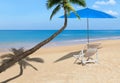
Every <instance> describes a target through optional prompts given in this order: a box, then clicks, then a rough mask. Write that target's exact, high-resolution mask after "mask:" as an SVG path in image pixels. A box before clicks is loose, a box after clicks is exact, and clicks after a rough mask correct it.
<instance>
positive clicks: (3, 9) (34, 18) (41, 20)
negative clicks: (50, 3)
mask: <svg viewBox="0 0 120 83" xmlns="http://www.w3.org/2000/svg"><path fill="white" fill-rule="evenodd" d="M46 2H47V0H0V30H58V29H60V28H61V27H62V25H63V23H64V19H62V18H59V17H60V16H61V15H63V10H62V9H61V10H60V11H59V12H58V13H57V14H56V15H55V16H54V17H53V19H52V20H50V19H49V17H50V15H51V12H52V9H53V8H54V7H53V8H52V9H49V10H48V9H47V8H46ZM86 4H87V7H89V8H92V9H96V10H100V11H103V12H106V13H108V14H111V15H113V16H115V17H117V18H116V19H89V20H90V29H91V30H114V29H117V30H120V23H119V22H120V0H86ZM73 7H74V8H75V9H76V10H79V9H83V7H80V6H77V5H73ZM66 29H67V30H85V29H86V19H82V18H81V19H80V20H79V19H77V18H76V19H68V26H67V28H66Z"/></svg>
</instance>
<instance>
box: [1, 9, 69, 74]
mask: <svg viewBox="0 0 120 83" xmlns="http://www.w3.org/2000/svg"><path fill="white" fill-rule="evenodd" d="M64 16H65V18H64V25H63V27H61V29H60V30H58V31H57V32H55V33H54V34H53V35H52V36H50V37H49V38H48V39H46V40H44V41H42V42H40V43H39V44H37V45H36V46H34V47H33V48H31V49H29V50H27V51H25V52H24V53H22V54H20V55H18V56H17V57H14V58H13V59H11V60H10V61H8V62H7V63H4V64H2V65H1V66H0V73H1V72H3V71H5V70H6V69H8V68H9V67H11V66H12V65H14V64H15V63H16V62H18V61H20V60H22V59H24V58H25V57H27V56H29V55H30V54H32V53H34V52H35V51H37V50H38V49H39V48H41V47H42V46H44V45H45V44H47V43H49V42H50V41H51V40H53V39H54V38H55V37H56V36H57V35H59V34H60V33H61V32H62V31H63V30H64V29H65V28H66V27H67V11H66V10H65V8H64Z"/></svg>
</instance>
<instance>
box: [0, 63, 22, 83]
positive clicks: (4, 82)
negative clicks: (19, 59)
mask: <svg viewBox="0 0 120 83" xmlns="http://www.w3.org/2000/svg"><path fill="white" fill-rule="evenodd" d="M22 74H23V68H22V65H21V64H20V73H19V74H18V75H17V76H14V77H12V78H10V79H7V80H5V81H3V82H1V83H7V82H9V81H11V80H14V79H16V78H18V77H20V76H21V75H22Z"/></svg>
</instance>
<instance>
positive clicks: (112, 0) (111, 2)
mask: <svg viewBox="0 0 120 83" xmlns="http://www.w3.org/2000/svg"><path fill="white" fill-rule="evenodd" d="M116 3H117V2H116V0H107V1H105V0H101V1H96V2H95V3H94V4H93V6H92V7H93V8H100V5H115V4H116Z"/></svg>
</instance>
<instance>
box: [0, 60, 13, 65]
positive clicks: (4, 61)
mask: <svg viewBox="0 0 120 83" xmlns="http://www.w3.org/2000/svg"><path fill="white" fill-rule="evenodd" d="M10 60H11V59H3V60H2V61H1V63H2V64H4V63H7V62H8V61H10Z"/></svg>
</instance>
